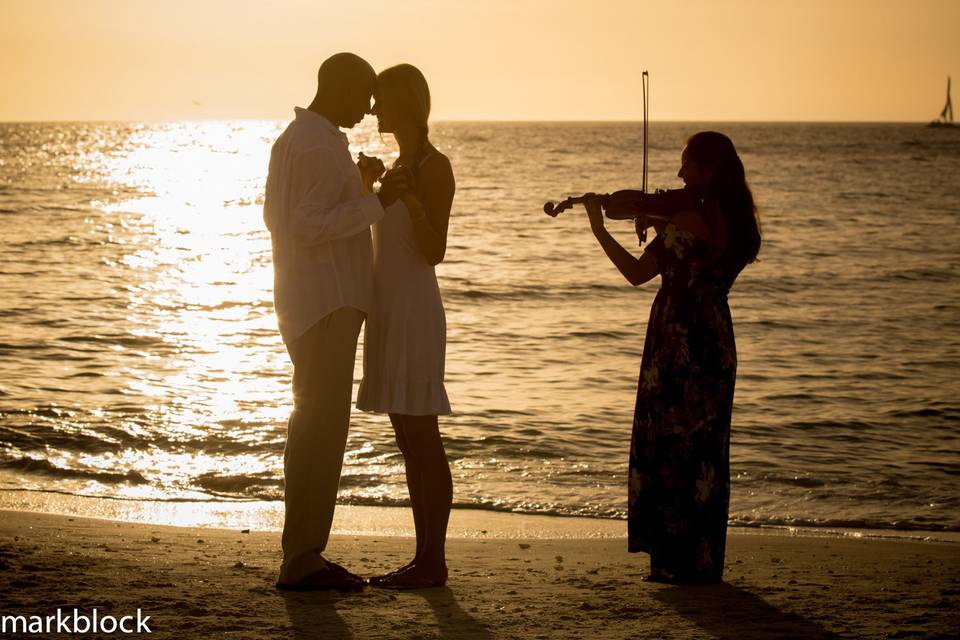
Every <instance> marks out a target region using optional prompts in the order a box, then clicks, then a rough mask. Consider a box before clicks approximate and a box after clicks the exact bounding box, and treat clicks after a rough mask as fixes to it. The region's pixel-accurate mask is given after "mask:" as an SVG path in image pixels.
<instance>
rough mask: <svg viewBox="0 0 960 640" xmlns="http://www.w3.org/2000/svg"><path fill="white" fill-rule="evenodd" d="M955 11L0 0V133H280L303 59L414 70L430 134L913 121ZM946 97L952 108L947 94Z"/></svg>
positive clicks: (561, 1)
mask: <svg viewBox="0 0 960 640" xmlns="http://www.w3.org/2000/svg"><path fill="white" fill-rule="evenodd" d="M958 25H960V1H957V0H841V1H837V0H805V1H800V0H797V1H788V0H653V1H643V0H552V1H547V0H487V1H484V2H480V1H477V0H403V1H393V2H386V1H382V0H367V1H365V2H346V1H344V0H313V1H309V2H307V1H300V0H289V1H286V2H284V1H277V2H253V1H242V0H203V1H197V0H168V1H165V2H158V1H156V0H150V1H146V0H83V1H80V0H29V1H28V0H0V53H2V55H0V76H2V78H3V79H4V84H5V87H4V90H3V92H2V94H0V121H21V120H156V119H161V120H170V119H192V118H278V119H287V118H289V117H290V116H291V114H292V107H293V106H294V105H305V104H306V103H308V102H309V100H310V98H311V97H312V95H313V91H314V89H315V87H314V82H315V74H316V68H317V66H318V64H319V63H320V62H321V61H322V60H323V59H324V58H325V57H326V56H328V55H330V54H332V53H335V52H338V51H343V50H350V51H354V52H356V53H358V54H360V55H362V56H363V57H365V58H366V59H367V60H369V61H370V63H371V64H373V66H374V67H375V68H377V69H378V70H379V69H382V68H385V67H387V66H390V65H392V64H395V63H398V62H410V63H413V64H415V65H417V66H418V67H420V68H421V69H422V70H423V72H424V74H425V75H426V77H427V80H428V81H429V82H430V84H431V89H432V92H433V96H434V113H433V117H434V119H437V120H444V119H456V120H475V119H476V120H608V119H615V120H635V119H639V118H641V117H642V111H641V108H640V104H639V103H640V72H641V71H642V70H643V69H648V70H649V71H650V74H651V84H652V103H651V117H652V118H653V119H655V120H656V119H660V120H698V121H710V120H771V121H784V120H801V121H803V120H834V121H926V120H930V119H932V118H934V117H935V116H936V115H937V114H938V113H939V111H940V109H941V107H942V106H943V101H944V97H945V88H946V78H947V75H948V74H949V75H953V76H954V78H955V79H957V80H960V37H958V32H957V29H958ZM955 97H956V96H955Z"/></svg>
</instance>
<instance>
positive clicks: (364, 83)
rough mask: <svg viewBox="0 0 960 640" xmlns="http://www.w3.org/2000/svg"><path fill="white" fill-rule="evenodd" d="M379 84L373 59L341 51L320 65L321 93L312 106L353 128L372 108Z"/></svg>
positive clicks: (318, 86) (335, 120)
mask: <svg viewBox="0 0 960 640" xmlns="http://www.w3.org/2000/svg"><path fill="white" fill-rule="evenodd" d="M376 84H377V73H376V72H375V71H374V70H373V67H371V66H370V63H369V62H367V61H366V60H364V59H363V58H361V57H360V56H358V55H356V54H354V53H337V54H335V55H332V56H330V57H329V58H327V59H326V60H324V61H323V64H321V65H320V70H319V71H318V72H317V95H316V97H314V99H313V102H312V103H311V104H310V107H309V108H310V110H311V111H316V112H317V113H319V114H320V115H322V116H324V117H325V118H327V119H328V120H330V122H332V123H333V124H335V125H336V126H338V127H347V128H350V127H353V126H354V125H356V124H357V123H358V122H360V120H362V119H363V116H364V115H366V113H367V112H368V111H369V110H370V96H371V95H372V94H373V89H374V87H375V86H376Z"/></svg>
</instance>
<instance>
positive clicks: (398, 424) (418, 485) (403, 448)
mask: <svg viewBox="0 0 960 640" xmlns="http://www.w3.org/2000/svg"><path fill="white" fill-rule="evenodd" d="M405 418H406V416H402V415H400V414H396V413H391V414H390V423H391V424H392V425H393V432H394V434H395V435H396V438H397V447H398V448H399V449H400V453H401V454H402V455H403V463H404V473H405V474H406V478H407V492H408V493H409V494H410V508H411V509H412V510H413V528H414V531H415V532H416V535H417V551H416V553H415V554H414V556H413V560H411V561H410V562H408V563H407V564H406V565H405V566H404V567H403V569H406V568H407V567H409V566H411V565H413V564H416V562H417V560H418V559H419V558H420V555H421V553H422V552H423V541H424V539H425V537H426V528H425V524H424V523H425V519H424V500H423V481H422V479H421V478H420V473H419V471H418V470H419V468H420V466H421V465H420V464H419V462H418V461H417V460H416V459H415V456H416V455H417V452H416V451H411V450H410V446H409V444H408V443H407V438H406V435H405V433H406V430H405V428H404V421H405Z"/></svg>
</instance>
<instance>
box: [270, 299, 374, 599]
mask: <svg viewBox="0 0 960 640" xmlns="http://www.w3.org/2000/svg"><path fill="white" fill-rule="evenodd" d="M363 318H364V315H363V313H362V312H361V311H358V310H357V309H353V308H351V307H342V308H340V309H337V310H336V311H334V312H333V313H331V314H329V315H327V316H324V317H323V318H321V319H320V320H319V321H317V323H316V324H315V325H313V326H312V327H311V328H310V329H309V330H308V331H307V332H306V333H305V334H303V335H302V336H300V337H299V338H297V339H296V340H294V341H293V342H291V343H290V344H288V345H287V351H288V352H289V354H290V359H291V360H292V361H293V400H294V406H293V412H292V413H291V414H290V419H289V421H288V422H287V444H286V448H285V449H284V452H283V477H284V481H285V482H286V488H285V490H284V496H283V499H284V506H285V512H284V519H283V538H282V545H283V566H282V567H281V569H280V578H279V579H280V580H281V581H283V582H296V581H298V580H300V579H301V578H303V577H304V576H307V575H309V574H311V573H313V572H314V571H318V570H320V569H322V568H324V566H325V564H324V562H323V560H322V558H321V557H320V554H321V553H322V552H323V550H324V549H325V548H326V546H327V540H328V539H329V537H330V527H331V525H332V524H333V510H334V507H335V506H336V501H337V489H338V488H339V485H340V470H341V467H342V466H343V454H344V450H345V448H346V444H347V431H348V429H349V426H350V401H351V393H352V391H353V366H354V360H355V358H356V353H357V338H358V336H359V335H360V327H361V325H362V324H363Z"/></svg>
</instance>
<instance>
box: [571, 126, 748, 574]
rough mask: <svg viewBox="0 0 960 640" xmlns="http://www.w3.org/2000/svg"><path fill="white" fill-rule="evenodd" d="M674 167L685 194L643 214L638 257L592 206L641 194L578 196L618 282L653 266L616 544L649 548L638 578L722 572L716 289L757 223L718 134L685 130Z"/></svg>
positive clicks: (721, 392) (725, 325)
mask: <svg viewBox="0 0 960 640" xmlns="http://www.w3.org/2000/svg"><path fill="white" fill-rule="evenodd" d="M677 175H678V176H679V177H680V178H682V179H683V182H684V184H685V186H686V189H687V190H689V191H690V192H692V194H693V195H694V196H695V197H692V198H688V199H685V201H686V202H688V203H689V204H688V205H686V206H682V207H680V208H679V210H676V211H674V212H672V213H671V215H670V216H669V217H668V218H667V220H666V221H664V220H660V221H657V222H656V223H655V224H654V225H653V226H654V229H655V230H656V231H657V237H656V238H655V239H654V240H653V241H652V242H651V243H650V244H649V245H647V247H646V249H645V250H644V252H643V254H642V255H641V256H640V257H639V258H635V257H634V256H633V255H631V254H630V253H629V252H628V251H627V250H626V249H624V248H623V246H621V245H620V244H619V243H618V242H617V241H616V240H615V239H614V238H613V237H612V236H611V235H610V234H609V233H608V232H607V230H606V229H605V228H604V225H603V212H602V206H606V207H607V209H608V213H609V212H610V211H611V210H613V209H620V212H621V213H622V211H623V209H629V208H630V207H637V209H636V210H635V211H634V213H635V214H637V215H640V214H643V213H644V211H643V210H642V207H643V203H644V198H642V197H634V198H632V199H631V196H630V194H629V192H623V193H624V195H623V196H622V197H620V199H619V200H617V199H611V198H610V197H607V198H606V199H605V200H604V201H603V204H601V199H600V197H588V198H586V200H585V202H584V206H585V208H586V210H587V214H588V216H589V219H590V226H591V228H592V230H593V234H594V236H596V238H597V240H598V241H599V243H600V246H601V247H603V250H604V252H605V253H606V254H607V257H608V258H610V260H611V262H613V264H614V265H616V267H617V269H619V270H620V273H622V274H623V276H624V277H625V278H626V279H627V280H628V281H629V282H630V284H632V285H634V286H637V285H640V284H643V283H645V282H648V281H649V280H651V279H653V278H654V277H655V276H657V275H660V277H661V285H660V290H659V292H658V293H657V296H656V299H655V300H654V302H653V307H652V309H651V310H650V320H649V322H648V324H647V335H646V341H645V343H644V349H643V357H642V362H641V365H640V379H639V383H638V385H637V401H636V409H635V411H634V418H633V435H632V438H631V443H630V474H629V481H628V505H629V511H628V549H629V551H631V552H638V551H643V552H646V553H649V554H650V575H649V577H648V578H647V579H648V580H653V581H658V582H674V583H689V582H712V581H718V580H720V579H721V578H722V575H723V558H724V548H725V544H726V532H727V511H728V503H729V497H730V464H729V450H730V419H731V414H732V411H733V391H734V382H735V379H736V369H737V351H736V344H735V342H734V335H733V323H732V320H731V317H730V309H729V307H728V306H727V292H728V291H729V290H730V287H731V286H732V285H733V282H734V280H735V279H736V278H737V275H738V274H739V273H740V271H741V270H742V269H743V268H744V267H745V266H746V265H747V264H749V263H751V262H753V261H754V260H755V259H756V256H757V253H758V252H759V250H760V225H759V220H758V217H757V212H756V207H755V205H754V201H753V195H752V193H751V192H750V188H749V187H748V186H747V182H746V179H745V176H744V169H743V164H742V162H741V161H740V158H739V156H738V155H737V152H736V149H735V148H734V146H733V143H732V142H731V141H730V139H729V138H727V137H726V136H724V135H722V134H719V133H715V132H711V131H706V132H701V133H697V134H695V135H694V136H692V137H691V138H690V139H689V140H688V141H687V145H686V148H685V149H684V150H683V153H682V155H681V166H680V171H679V173H678V174H677ZM650 197H651V196H649V195H648V196H646V198H647V199H649V198H650ZM641 220H642V217H641V218H638V227H637V228H638V233H639V232H640V231H641V230H642V227H643V223H642V222H641Z"/></svg>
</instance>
